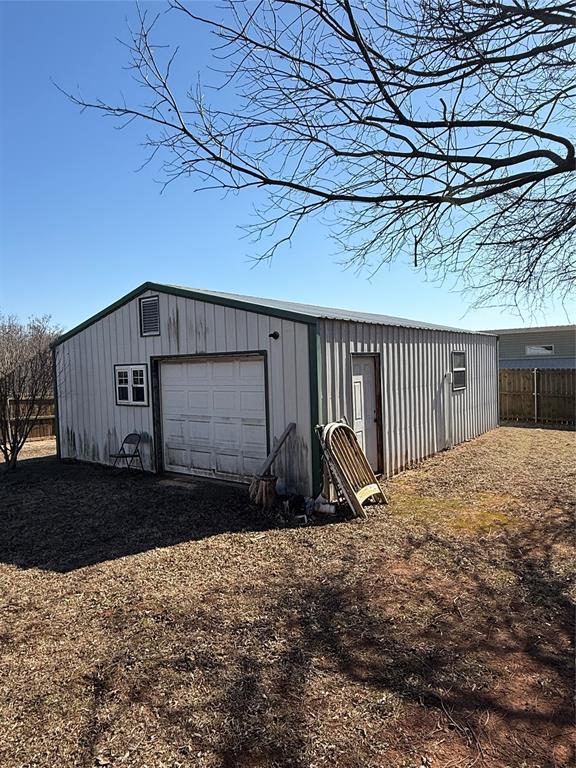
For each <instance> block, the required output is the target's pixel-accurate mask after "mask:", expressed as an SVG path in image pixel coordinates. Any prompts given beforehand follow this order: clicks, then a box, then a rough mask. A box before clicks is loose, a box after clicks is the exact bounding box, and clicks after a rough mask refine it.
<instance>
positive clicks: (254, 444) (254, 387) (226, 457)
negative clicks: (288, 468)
mask: <svg viewBox="0 0 576 768" xmlns="http://www.w3.org/2000/svg"><path fill="white" fill-rule="evenodd" d="M161 387H162V418H163V426H164V439H165V446H164V460H165V468H166V469H168V470H173V471H179V472H186V473H190V474H199V475H202V476H216V477H218V476H220V477H224V478H229V479H244V478H246V477H247V476H250V475H252V474H254V472H256V471H258V468H259V466H260V465H261V464H262V461H263V460H264V458H265V457H266V454H267V427H266V398H265V383H264V364H263V360H262V359H261V358H253V359H234V360H230V359H221V358H220V359H217V358H214V359H212V360H202V361H185V362H178V363H175V362H174V363H172V362H167V363H163V364H162V370H161Z"/></svg>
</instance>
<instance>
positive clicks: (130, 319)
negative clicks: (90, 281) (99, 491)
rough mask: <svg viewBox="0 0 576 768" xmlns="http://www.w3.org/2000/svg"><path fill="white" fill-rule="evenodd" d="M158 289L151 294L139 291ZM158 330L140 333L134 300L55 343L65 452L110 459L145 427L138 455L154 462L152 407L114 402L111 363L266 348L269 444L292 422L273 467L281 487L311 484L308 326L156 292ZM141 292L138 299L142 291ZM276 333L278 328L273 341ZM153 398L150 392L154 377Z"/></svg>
mask: <svg viewBox="0 0 576 768" xmlns="http://www.w3.org/2000/svg"><path fill="white" fill-rule="evenodd" d="M152 295H157V294H155V293H154V292H150V291H149V292H146V293H143V294H142V296H152ZM158 295H159V297H160V324H161V333H160V335H159V336H148V337H141V336H140V328H139V315H138V312H139V308H138V299H134V300H132V301H130V302H129V303H128V304H125V305H124V306H123V307H120V308H119V309H117V310H115V311H114V312H112V313H111V314H109V315H107V316H106V317H104V318H102V319H101V320H98V321H97V322H95V323H94V324H92V325H90V326H89V327H88V328H86V329H84V330H83V331H81V332H79V333H78V334H76V335H75V336H73V337H71V338H70V339H68V340H67V341H64V342H63V343H62V344H60V345H59V346H58V347H57V348H56V365H57V372H58V416H59V425H60V447H61V455H62V457H63V458H75V459H80V460H83V461H95V462H101V463H104V464H110V463H112V462H111V460H110V459H109V454H110V453H111V452H114V451H116V450H117V449H118V448H119V446H120V443H121V441H122V438H123V437H124V436H125V435H126V434H127V433H128V432H134V431H136V432H140V433H142V438H143V443H142V449H143V461H144V466H145V467H146V468H147V469H153V468H154V451H153V437H152V436H153V410H152V405H151V404H150V405H149V406H148V407H141V406H126V405H120V406H119V405H116V398H115V385H114V365H115V364H122V363H125V364H130V363H132V364H136V363H147V364H148V376H149V379H150V374H151V366H150V358H151V357H156V356H168V355H185V354H189V355H198V354H211V353H215V352H228V353H233V352H255V351H266V352H267V356H268V403H269V427H270V443H272V440H273V438H274V437H275V436H280V435H281V433H282V432H283V431H284V428H285V427H286V425H287V424H288V423H289V422H291V421H294V422H296V425H297V426H296V433H295V435H294V434H293V435H292V437H291V439H290V445H289V450H285V451H282V453H281V454H280V456H279V458H278V460H277V461H276V463H275V465H274V471H275V472H276V473H277V474H278V477H279V485H280V486H282V485H285V486H286V487H287V488H289V489H294V490H299V491H300V492H309V491H310V489H311V486H310V484H311V475H312V467H311V434H310V388H309V374H308V371H309V358H308V328H307V325H306V324H305V323H298V322H294V321H292V320H284V319H278V318H275V317H270V316H268V315H262V314H257V313H256V312H248V311H244V310H240V309H233V308H229V307H223V306H218V305H215V304H210V303H208V302H202V301H195V300H193V299H188V298H183V297H180V296H173V295H171V294H166V293H160V294H158ZM139 298H140V297H139ZM273 331H278V332H279V333H280V338H279V339H278V340H274V339H271V338H270V337H269V334H270V333H272V332H273ZM149 385H150V400H151V397H152V391H151V382H149Z"/></svg>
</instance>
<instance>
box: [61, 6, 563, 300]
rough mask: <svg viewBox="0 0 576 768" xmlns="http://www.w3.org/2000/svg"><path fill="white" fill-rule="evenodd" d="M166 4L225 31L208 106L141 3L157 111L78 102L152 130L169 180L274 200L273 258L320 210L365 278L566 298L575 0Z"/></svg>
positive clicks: (267, 222)
mask: <svg viewBox="0 0 576 768" xmlns="http://www.w3.org/2000/svg"><path fill="white" fill-rule="evenodd" d="M168 5H169V8H170V12H171V13H175V14H179V16H180V18H182V19H185V20H187V21H189V22H190V23H191V24H200V25H202V26H203V27H204V28H205V29H206V30H208V31H209V32H211V33H213V34H214V36H215V38H216V40H217V45H216V47H215V49H214V57H215V60H216V61H217V62H218V65H219V67H220V68H221V70H220V71H221V73H222V75H223V81H222V83H221V84H220V86H219V87H218V89H217V90H216V91H215V96H214V102H215V103H214V104H213V105H212V104H208V103H207V101H206V97H205V94H204V92H203V90H202V89H201V88H200V87H199V86H198V87H197V88H188V89H187V90H186V91H185V92H184V93H182V89H181V87H180V84H179V82H178V79H177V78H176V77H174V76H173V74H172V72H173V65H174V61H175V56H176V50H174V49H170V48H169V47H167V46H157V45H155V44H154V42H153V41H152V35H156V34H157V33H158V34H159V29H158V24H159V23H160V22H159V17H155V18H154V19H153V20H152V21H149V20H148V19H147V16H146V14H145V13H142V12H140V11H138V27H137V29H136V30H135V31H132V32H131V39H130V41H129V42H128V44H127V47H128V50H129V52H130V57H131V61H130V71H131V73H132V75H133V77H134V80H135V82H136V83H137V85H139V86H140V87H141V88H142V90H143V92H144V93H145V94H146V95H147V98H148V101H147V102H146V103H145V104H140V105H137V104H136V103H134V102H132V103H126V102H124V101H122V102H120V103H119V104H117V105H113V104H111V103H108V102H103V101H99V100H87V99H84V98H83V97H82V96H80V95H74V94H67V95H68V96H69V97H70V98H71V99H72V100H73V101H74V102H75V103H76V104H78V105H79V106H81V107H82V108H90V109H95V110H99V111H101V112H103V113H104V114H106V115H111V116H113V117H116V118H119V119H120V120H121V121H128V122H131V121H133V120H138V121H141V122H143V123H145V124H148V125H149V126H150V128H151V130H152V134H151V135H150V136H149V137H148V139H147V146H148V148H149V150H150V153H151V155H152V156H157V153H160V155H161V156H162V158H163V166H162V167H163V172H164V177H165V179H164V180H165V183H166V184H169V183H171V182H172V181H175V180H177V179H182V178H186V177H192V176H193V177H195V178H196V179H198V180H199V185H198V186H200V187H205V186H209V187H214V186H216V187H219V188H221V189H224V190H234V191H237V190H240V189H254V188H256V189H264V190H267V191H268V194H269V204H268V205H266V206H264V207H263V208H261V210H260V217H259V218H258V220H257V221H256V223H255V224H254V225H252V226H251V227H250V228H249V231H250V232H252V234H254V235H255V236H256V237H257V239H258V238H259V237H262V236H263V235H265V234H267V235H270V234H271V233H273V238H274V241H275V242H274V245H273V246H272V247H270V248H267V249H266V250H265V251H264V253H263V254H261V256H262V257H263V258H269V257H270V256H271V255H272V254H274V253H275V251H276V248H277V247H278V245H280V244H281V243H285V242H288V241H290V240H291V238H292V237H293V236H294V234H295V232H296V231H297V230H298V227H299V226H300V225H301V223H302V222H304V221H306V220H307V219H308V218H309V217H310V216H312V215H318V214H321V215H323V216H324V219H325V220H326V221H327V222H329V224H330V231H331V233H332V234H334V235H335V237H336V238H337V241H338V242H339V243H340V244H341V246H342V248H343V250H344V262H345V263H346V264H352V265H354V266H356V267H358V268H361V269H362V268H366V269H368V270H369V271H370V272H374V271H375V270H377V269H378V268H379V266H381V265H382V264H386V263H389V262H391V261H392V260H394V259H397V258H409V259H410V260H411V261H413V262H414V263H415V264H417V265H418V268H419V269H421V270H423V271H424V272H425V273H426V274H427V275H429V276H431V277H433V278H445V277H447V276H449V275H455V276H456V277H457V278H458V279H459V280H460V281H461V284H463V285H464V286H465V287H468V288H470V289H472V290H474V291H475V296H476V301H477V302H480V303H491V302H493V301H494V300H498V301H500V302H501V303H506V302H508V303H515V304H516V305H518V306H526V305H529V306H531V307H537V306H538V305H539V304H540V303H541V302H542V301H543V300H544V299H545V298H547V297H549V296H551V295H554V296H556V297H558V298H559V299H560V300H562V299H564V298H565V297H566V296H567V295H568V292H569V291H570V290H571V289H572V287H573V285H574V276H575V274H574V273H575V268H574V233H575V231H576V224H575V215H576V214H575V213H574V211H575V206H576V183H575V178H576V174H575V173H574V172H575V171H576V160H575V158H576V152H575V140H574V125H576V120H575V118H576V115H575V108H574V105H575V97H576V82H575V81H574V71H575V70H574V61H575V53H576V0H568V2H564V3H554V2H546V0H517V2H516V1H514V2H509V3H507V2H498V0H414V2H411V0H370V2H365V0H257V2H244V1H242V0H228V2H226V4H225V10H224V11H223V13H222V15H213V16H212V17H206V16H201V15H199V14H198V13H196V12H195V10H194V7H195V6H188V5H187V4H186V3H185V2H184V0H169V3H168ZM218 101H220V104H217V103H216V102H218ZM160 155H158V156H160ZM415 244H416V246H415ZM415 247H416V252H415Z"/></svg>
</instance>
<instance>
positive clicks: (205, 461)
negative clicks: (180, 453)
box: [189, 449, 212, 470]
mask: <svg viewBox="0 0 576 768" xmlns="http://www.w3.org/2000/svg"><path fill="white" fill-rule="evenodd" d="M189 453H190V463H189V468H190V469H193V468H196V469H205V470H210V469H211V466H212V450H211V449H209V450H206V451H202V450H199V449H195V450H189Z"/></svg>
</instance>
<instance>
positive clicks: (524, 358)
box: [495, 329, 576, 368]
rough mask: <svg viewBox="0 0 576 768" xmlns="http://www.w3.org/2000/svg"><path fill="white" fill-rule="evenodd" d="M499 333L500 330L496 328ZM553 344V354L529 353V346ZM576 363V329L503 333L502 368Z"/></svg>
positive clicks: (557, 366)
mask: <svg viewBox="0 0 576 768" xmlns="http://www.w3.org/2000/svg"><path fill="white" fill-rule="evenodd" d="M495 333H498V331H495ZM547 344H553V345H554V353H553V354H552V355H534V356H528V355H527V354H526V347H528V346H541V345H547ZM575 365H576V333H575V331H574V330H570V329H568V330H554V331H542V330H540V331H526V333H510V334H507V333H503V332H501V333H500V367H501V368H527V367H528V368H572V367H574V366H575Z"/></svg>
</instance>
